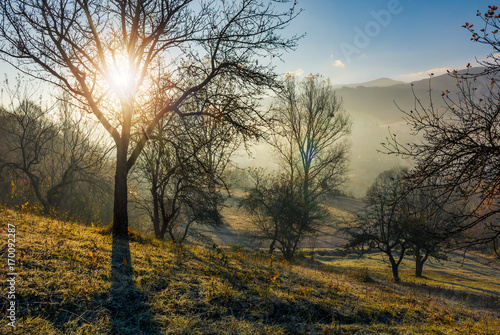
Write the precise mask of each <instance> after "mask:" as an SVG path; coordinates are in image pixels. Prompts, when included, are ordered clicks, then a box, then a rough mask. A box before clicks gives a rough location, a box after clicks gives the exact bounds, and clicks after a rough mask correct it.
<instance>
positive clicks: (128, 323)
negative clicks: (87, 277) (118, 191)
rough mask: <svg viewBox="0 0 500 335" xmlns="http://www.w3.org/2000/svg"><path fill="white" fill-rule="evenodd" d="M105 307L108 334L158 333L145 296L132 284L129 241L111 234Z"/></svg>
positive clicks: (136, 334)
mask: <svg viewBox="0 0 500 335" xmlns="http://www.w3.org/2000/svg"><path fill="white" fill-rule="evenodd" d="M110 280H111V288H110V294H109V303H108V306H107V308H108V310H109V311H110V318H111V334H120V335H122V334H123V335H126V334H134V335H138V334H144V335H146V334H160V333H161V332H160V331H159V329H158V326H157V325H156V324H155V323H154V322H153V321H152V315H151V311H150V309H149V306H148V302H147V297H146V296H145V295H144V294H143V293H142V292H141V291H140V290H139V289H138V288H137V287H135V285H134V280H133V269H132V262H131V256H130V241H129V240H128V239H122V238H119V237H115V236H113V246H112V254H111V279H110Z"/></svg>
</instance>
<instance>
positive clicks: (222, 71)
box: [0, 0, 298, 236]
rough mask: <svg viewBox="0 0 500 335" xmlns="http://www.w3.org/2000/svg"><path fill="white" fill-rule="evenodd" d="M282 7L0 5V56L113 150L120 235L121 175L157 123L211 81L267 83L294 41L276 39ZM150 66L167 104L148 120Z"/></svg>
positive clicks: (71, 1) (289, 8) (219, 0)
mask: <svg viewBox="0 0 500 335" xmlns="http://www.w3.org/2000/svg"><path fill="white" fill-rule="evenodd" d="M287 2H288V1H285V0H283V1H282V0H280V1H273V2H271V3H269V4H267V5H266V4H262V3H261V2H260V1H258V0H239V1H227V0H213V1H194V0H156V1H151V0H142V1H141V0H136V1H116V0H106V1H99V0H63V1H53V0H17V1H4V0H2V1H0V14H1V17H2V21H1V24H0V54H1V55H2V58H3V59H4V60H5V61H7V62H9V63H11V64H12V65H13V66H15V67H16V68H17V69H19V70H21V71H23V72H25V73H28V74H29V75H31V76H34V77H37V78H41V79H43V80H46V81H49V82H51V83H53V84H56V85H59V86H61V87H63V88H64V89H65V90H67V91H68V92H69V93H71V95H72V96H73V97H74V98H76V99H77V100H79V101H80V102H81V104H82V105H83V106H86V109H88V110H90V112H91V113H93V114H94V115H95V117H96V118H97V119H98V120H99V122H100V123H101V124H102V125H103V127H104V128H105V129H106V131H107V132H108V133H109V134H110V136H111V137H112V139H113V140H114V143H115V145H116V172H115V194H114V219H113V234H114V235H115V236H127V234H128V214H127V176H128V173H129V171H130V169H131V168H132V166H134V164H135V162H136V161H137V158H138V157H139V155H140V153H141V151H142V150H143V148H144V146H145V144H146V142H147V140H148V138H149V136H150V135H151V133H152V132H153V130H154V129H155V127H156V125H157V124H158V122H159V120H160V119H162V118H163V117H164V116H165V115H167V114H170V113H176V114H178V115H181V116H189V115H192V114H196V113H198V112H194V113H193V112H192V111H191V110H189V109H185V108H184V107H185V106H184V104H185V102H186V101H187V100H188V99H189V98H190V97H192V96H193V95H194V94H196V93H197V92H200V91H203V90H204V89H206V88H207V87H208V86H210V84H211V82H212V81H213V80H214V78H217V77H220V78H223V80H227V81H228V82H230V83H231V84H232V85H233V87H234V90H233V95H234V96H235V97H237V96H238V94H239V93H240V92H250V91H251V92H254V93H255V94H259V93H262V92H263V89H265V88H268V87H270V86H272V85H273V84H274V79H275V74H274V72H273V68H272V66H271V65H270V64H271V59H272V58H273V57H278V58H279V56H280V53H281V52H283V51H284V50H288V49H290V48H293V47H294V46H295V45H296V42H297V37H290V38H288V39H287V38H282V37H281V36H280V35H279V34H278V33H279V32H280V30H282V29H283V28H285V27H286V26H287V25H288V23H289V22H290V21H291V20H292V19H293V18H294V17H295V16H296V15H297V13H298V11H295V4H296V3H295V2H293V1H292V2H291V3H290V5H288V4H287ZM158 60H161V61H162V62H163V63H164V64H165V67H166V68H167V70H168V73H169V80H170V83H171V84H170V87H169V92H168V93H169V97H170V98H169V99H168V101H167V102H166V103H165V105H164V106H162V108H161V109H159V110H158V111H157V113H156V114H154V116H152V117H146V116H145V115H147V113H144V110H143V109H144V108H147V106H149V105H150V104H148V100H150V99H152V98H153V97H151V95H150V92H149V86H150V82H149V80H148V73H149V71H150V69H151V66H152V64H154V62H156V61H158ZM235 101H237V99H235ZM207 104H210V101H207ZM235 112H236V113H238V110H237V109H236V110H235ZM235 119H237V118H235ZM133 137H135V138H136V140H135V141H132V138H133Z"/></svg>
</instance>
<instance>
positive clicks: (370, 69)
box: [0, 0, 498, 84]
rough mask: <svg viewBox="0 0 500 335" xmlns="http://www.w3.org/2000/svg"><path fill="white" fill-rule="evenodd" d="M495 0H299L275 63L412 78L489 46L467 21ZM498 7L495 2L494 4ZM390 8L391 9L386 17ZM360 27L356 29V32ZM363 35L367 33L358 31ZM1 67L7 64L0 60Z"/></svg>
mask: <svg viewBox="0 0 500 335" xmlns="http://www.w3.org/2000/svg"><path fill="white" fill-rule="evenodd" d="M492 4H494V3H493V1H483V0H473V1H471V0H297V5H298V7H299V8H303V9H304V11H303V12H302V13H301V14H300V15H299V16H298V17H297V18H296V19H295V20H294V21H293V22H292V23H291V24H290V26H289V27H288V28H287V29H286V30H285V31H283V34H285V35H289V34H293V33H297V34H302V33H306V36H305V37H304V38H303V39H302V40H301V41H300V43H299V47H298V48H297V50H296V51H294V52H291V53H287V54H285V55H284V57H283V60H284V62H283V63H277V64H276V65H277V70H278V71H279V72H281V73H285V72H296V73H297V74H301V75H307V74H309V73H320V74H322V75H324V76H326V77H329V78H330V79H331V80H332V82H333V83H334V84H348V83H360V82H365V81H369V80H374V79H377V78H382V77H389V78H392V79H396V80H403V81H412V80H418V79H422V78H427V77H428V73H430V72H434V73H435V74H440V73H444V72H445V69H447V68H464V67H465V66H466V65H467V63H468V62H470V63H471V64H473V65H476V64H477V63H476V61H475V58H476V57H477V58H478V59H484V58H486V57H487V55H488V54H489V53H490V52H491V49H490V48H488V47H487V46H485V45H481V44H479V43H474V42H472V41H470V33H469V32H468V31H467V30H466V29H465V28H462V25H463V24H464V23H465V22H470V23H474V24H476V25H477V26H478V25H479V24H480V22H481V20H480V19H479V18H477V17H476V12H477V10H478V9H479V10H481V11H482V12H484V11H485V9H487V6H488V5H492ZM497 5H498V4H497ZM387 13H389V14H390V15H387ZM360 32H361V33H360ZM361 35H365V36H364V37H363V36H361ZM0 73H8V74H9V77H10V76H12V75H13V73H14V71H13V69H12V68H11V67H10V66H8V65H6V64H0Z"/></svg>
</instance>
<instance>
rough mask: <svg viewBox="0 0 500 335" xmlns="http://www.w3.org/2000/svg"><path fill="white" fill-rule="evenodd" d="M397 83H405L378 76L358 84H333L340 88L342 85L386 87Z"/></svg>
mask: <svg viewBox="0 0 500 335" xmlns="http://www.w3.org/2000/svg"><path fill="white" fill-rule="evenodd" d="M399 84H406V83H405V82H404V81H398V80H393V79H390V78H380V79H375V80H371V81H368V82H366V83H358V84H340V85H335V86H334V87H335V88H342V87H351V88H353V87H358V86H363V87H388V86H394V85H399Z"/></svg>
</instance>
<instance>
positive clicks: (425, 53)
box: [277, 0, 494, 84]
mask: <svg viewBox="0 0 500 335" xmlns="http://www.w3.org/2000/svg"><path fill="white" fill-rule="evenodd" d="M493 4H494V3H493V2H492V1H481V0H479V1H478V0H474V1H470V0H468V1H464V0H459V1H457V0H455V1H452V0H434V1H430V0H399V1H398V0H356V1H353V0H350V1H346V0H298V7H301V8H303V9H304V11H303V12H302V13H301V14H300V15H299V16H298V17H297V19H296V20H295V21H294V22H293V23H291V25H290V26H289V27H288V29H287V33H290V32H297V33H304V32H305V33H306V34H307V35H306V37H304V38H303V39H302V40H301V41H300V43H299V47H298V48H297V50H296V51H294V52H292V53H289V54H285V55H284V57H283V58H284V63H281V64H278V67H277V69H278V71H280V72H296V73H297V74H303V75H306V74H309V73H320V74H323V75H324V76H326V77H329V78H330V79H331V80H332V82H333V83H334V84H347V83H358V82H365V81H369V80H373V79H377V78H381V77H389V78H392V79H396V80H403V81H412V80H417V79H421V78H427V77H428V73H430V72H434V73H435V74H440V73H443V72H445V69H446V68H464V67H465V66H466V65H467V63H468V62H470V63H471V64H472V65H477V63H476V61H475V59H476V58H478V59H484V58H486V57H487V56H488V54H489V53H490V52H491V51H492V49H491V47H488V46H486V45H482V44H479V43H474V42H472V41H471V40H470V33H469V32H468V31H467V30H466V29H465V28H462V25H463V24H464V23H465V22H470V23H474V24H476V26H479V25H480V23H481V22H482V21H481V20H480V18H478V17H476V13H477V10H478V9H479V10H481V11H482V12H485V9H487V6H488V5H493ZM363 35H364V36H363Z"/></svg>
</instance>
